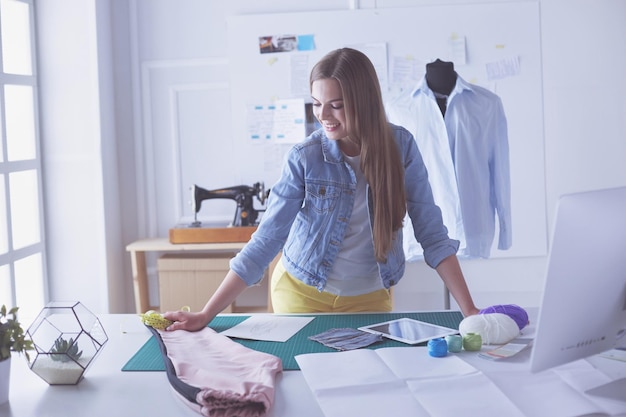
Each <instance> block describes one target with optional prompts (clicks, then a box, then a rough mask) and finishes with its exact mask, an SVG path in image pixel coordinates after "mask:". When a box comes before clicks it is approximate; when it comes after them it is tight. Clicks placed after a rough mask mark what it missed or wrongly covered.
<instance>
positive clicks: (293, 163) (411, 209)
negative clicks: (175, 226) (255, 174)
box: [230, 125, 459, 291]
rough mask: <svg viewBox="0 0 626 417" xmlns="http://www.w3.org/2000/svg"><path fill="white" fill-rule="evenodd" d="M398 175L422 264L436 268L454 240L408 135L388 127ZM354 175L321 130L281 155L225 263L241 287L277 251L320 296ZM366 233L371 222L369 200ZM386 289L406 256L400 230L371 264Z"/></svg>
mask: <svg viewBox="0 0 626 417" xmlns="http://www.w3.org/2000/svg"><path fill="white" fill-rule="evenodd" d="M391 126H392V128H393V131H394V134H395V137H396V142H397V144H398V149H399V151H400V155H401V159H402V162H403V164H404V169H405V180H404V182H405V188H406V196H407V212H408V214H409V216H410V218H411V220H412V223H413V231H414V233H415V238H416V239H417V241H418V242H420V243H421V245H422V247H423V248H424V259H425V261H426V263H427V264H428V265H429V266H431V267H433V268H434V267H436V266H437V265H438V264H439V262H441V261H442V260H443V259H444V258H446V257H448V256H450V255H453V254H455V253H456V251H457V249H458V245H459V242H458V241H456V240H453V239H450V238H449V237H448V231H447V229H446V227H445V226H444V224H443V221H442V216H441V210H440V209H439V207H438V206H437V205H435V203H434V200H433V195H432V191H431V188H430V184H429V182H428V174H427V171H426V167H425V165H424V162H423V160H422V156H421V154H420V153H419V150H418V148H417V144H416V143H415V140H414V139H413V135H412V134H411V133H409V131H408V130H406V129H405V128H403V127H400V126H395V125H391ZM355 191H356V177H355V174H354V171H353V170H352V168H351V167H350V165H349V164H348V162H347V161H346V160H345V159H344V157H343V153H342V152H341V150H340V149H339V144H338V143H337V142H336V141H334V140H330V139H328V138H327V137H326V135H325V133H324V131H323V129H320V130H317V131H315V132H313V133H312V134H311V135H310V136H309V137H307V138H306V140H305V141H304V142H302V143H300V144H297V145H295V146H294V147H293V148H291V150H290V151H289V153H288V154H287V155H286V159H285V164H284V166H283V169H282V173H281V176H280V179H279V180H278V182H277V183H276V184H275V185H274V186H273V187H272V188H271V192H270V195H269V198H268V201H267V207H266V211H265V213H264V214H263V217H262V220H261V223H260V224H259V227H258V229H257V230H256V231H255V233H254V234H253V235H252V237H251V239H250V242H248V244H247V245H246V246H245V247H244V248H243V249H242V250H241V252H239V253H238V254H237V256H236V257H235V258H233V259H232V260H231V262H230V267H231V269H232V270H233V271H234V272H235V273H237V274H238V275H239V276H240V277H241V278H242V279H243V280H244V281H245V282H246V283H247V284H248V285H253V284H255V283H256V282H258V281H260V280H261V279H262V277H263V272H264V271H265V269H266V268H267V266H268V264H269V263H270V261H271V260H272V259H273V258H274V256H275V255H276V254H277V253H278V251H279V250H281V248H282V250H283V253H282V262H283V264H284V266H285V268H286V270H287V271H288V272H289V273H290V274H291V275H293V276H294V277H296V278H298V279H300V280H301V281H303V282H304V283H305V284H307V285H311V286H314V287H316V288H317V289H318V290H319V291H323V289H324V287H325V285H326V279H327V276H328V272H329V271H330V269H331V267H332V265H333V262H334V260H335V258H336V256H337V253H338V252H339V249H340V247H341V243H342V241H343V237H344V234H345V231H346V228H347V226H348V223H349V220H350V215H351V213H352V206H353V203H354V195H355ZM368 201H369V202H370V204H369V212H370V216H369V217H370V229H371V227H372V224H373V211H372V204H371V196H370V195H369V187H368ZM378 269H379V271H380V277H381V279H382V282H383V285H384V287H385V288H389V287H390V286H392V285H395V284H397V283H398V281H400V279H401V278H402V276H403V274H404V269H405V257H404V249H403V243H402V229H400V230H398V233H397V235H396V236H395V239H394V242H393V245H392V249H391V251H390V252H389V253H388V254H387V261H386V262H385V263H381V262H379V263H378Z"/></svg>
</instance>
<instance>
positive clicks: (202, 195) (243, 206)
mask: <svg viewBox="0 0 626 417" xmlns="http://www.w3.org/2000/svg"><path fill="white" fill-rule="evenodd" d="M191 195H192V199H193V200H192V204H193V210H194V218H193V220H194V221H193V223H192V226H194V227H199V226H201V223H200V222H199V221H198V212H199V211H200V207H201V206H202V202H203V201H204V200H210V199H214V198H228V199H231V200H234V201H235V202H236V203H237V209H236V211H235V217H234V218H233V222H232V224H231V226H233V227H241V226H256V225H257V219H258V216H259V213H260V212H262V211H264V210H257V209H255V208H254V197H256V198H257V200H259V202H260V203H261V204H265V200H266V199H267V196H268V195H269V190H268V191H267V192H266V191H265V185H264V184H263V183H262V182H257V183H254V185H253V186H252V187H249V186H247V185H237V186H234V187H226V188H220V189H218V190H207V189H204V188H202V187H198V186H197V185H194V186H193V187H191Z"/></svg>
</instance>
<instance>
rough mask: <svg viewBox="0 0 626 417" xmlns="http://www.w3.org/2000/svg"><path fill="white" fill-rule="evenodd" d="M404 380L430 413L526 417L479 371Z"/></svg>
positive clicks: (440, 414) (434, 414)
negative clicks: (442, 376) (443, 376)
mask: <svg viewBox="0 0 626 417" xmlns="http://www.w3.org/2000/svg"><path fill="white" fill-rule="evenodd" d="M406 383H407V385H408V386H409V389H410V390H411V391H412V392H413V395H414V396H415V398H417V400H418V401H419V403H420V404H421V405H422V407H424V409H426V411H428V413H429V415H431V416H484V415H487V414H486V413H487V412H488V415H490V416H507V417H527V416H526V415H525V414H524V413H522V412H521V411H520V409H519V408H518V407H517V406H516V405H515V404H514V403H513V402H512V401H511V400H510V399H509V398H508V397H507V396H506V395H504V394H503V393H502V391H500V389H499V388H498V387H497V386H496V385H495V384H494V383H493V382H491V380H490V379H489V378H487V376H485V374H483V373H482V372H479V371H477V372H475V373H473V374H466V375H457V376H449V377H445V378H430V379H412V380H408V381H407V382H406ZM550 416H551V415H550Z"/></svg>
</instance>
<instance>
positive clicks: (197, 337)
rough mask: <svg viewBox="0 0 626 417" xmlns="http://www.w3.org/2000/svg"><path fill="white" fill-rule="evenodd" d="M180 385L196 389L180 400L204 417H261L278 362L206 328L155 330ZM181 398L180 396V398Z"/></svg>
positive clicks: (269, 403)
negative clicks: (191, 395)
mask: <svg viewBox="0 0 626 417" xmlns="http://www.w3.org/2000/svg"><path fill="white" fill-rule="evenodd" d="M159 333H160V335H161V338H162V340H163V343H164V344H165V346H166V347H167V356H168V357H169V359H170V360H171V361H172V364H173V365H174V368H175V369H176V376H177V377H178V378H179V379H180V380H181V381H183V382H185V383H187V384H189V385H192V386H194V387H197V388H200V389H201V391H200V393H199V394H198V396H197V398H196V401H197V403H198V404H192V403H191V402H189V401H186V400H185V402H186V403H187V404H188V405H189V406H190V407H192V408H194V409H195V410H196V411H198V412H199V413H200V414H202V415H203V416H207V417H231V416H238V417H262V416H264V415H266V414H267V412H268V410H269V409H270V408H271V407H272V404H273V402H274V385H275V379H276V375H277V374H278V373H279V372H281V371H282V362H281V360H280V359H279V358H278V357H276V356H273V355H270V354H267V353H263V352H258V351H255V350H252V349H249V348H247V347H245V346H242V345H241V344H239V343H237V342H233V341H232V340H230V339H229V338H228V337H226V336H222V335H220V334H218V333H216V332H215V331H214V330H212V329H211V328H209V327H207V328H205V329H203V330H201V331H198V332H187V331H184V330H176V331H173V332H165V331H159ZM181 398H182V396H181Z"/></svg>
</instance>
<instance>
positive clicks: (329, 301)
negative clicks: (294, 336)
mask: <svg viewBox="0 0 626 417" xmlns="http://www.w3.org/2000/svg"><path fill="white" fill-rule="evenodd" d="M270 285H271V297H272V307H273V309H274V312H275V313H282V314H285V313H347V312H350V313H360V312H385V311H391V310H392V303H391V295H390V292H389V290H387V289H380V290H377V291H374V292H371V293H367V294H362V295H355V296H339V295H335V294H331V293H328V292H319V291H318V290H317V288H315V287H312V286H310V285H307V284H305V283H303V282H302V281H300V280H299V279H297V278H295V277H293V276H292V275H291V274H289V273H288V272H287V271H286V270H285V267H284V266H283V263H282V259H281V260H280V261H279V262H278V263H277V264H276V267H275V268H274V272H273V273H272V282H271V284H270Z"/></svg>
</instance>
